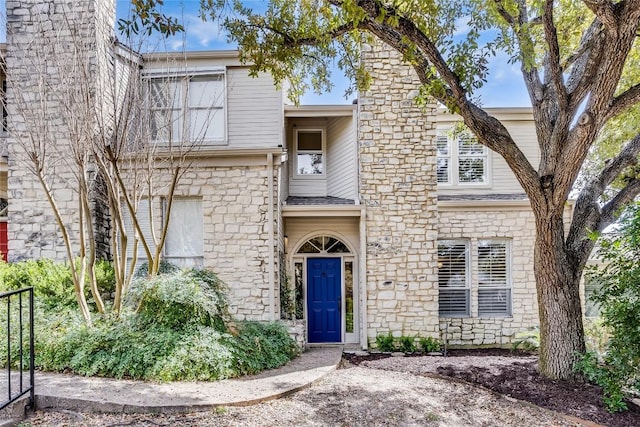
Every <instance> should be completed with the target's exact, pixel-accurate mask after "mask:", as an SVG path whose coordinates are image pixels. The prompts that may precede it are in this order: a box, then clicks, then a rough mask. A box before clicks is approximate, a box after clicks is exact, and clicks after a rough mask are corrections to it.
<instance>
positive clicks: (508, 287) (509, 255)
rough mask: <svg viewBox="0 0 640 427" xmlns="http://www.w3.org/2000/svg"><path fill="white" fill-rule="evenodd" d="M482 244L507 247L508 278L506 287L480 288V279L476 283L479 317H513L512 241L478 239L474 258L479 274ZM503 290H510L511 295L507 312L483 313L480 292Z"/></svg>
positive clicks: (506, 274) (506, 275)
mask: <svg viewBox="0 0 640 427" xmlns="http://www.w3.org/2000/svg"><path fill="white" fill-rule="evenodd" d="M480 242H487V243H497V244H504V245H505V268H506V271H505V277H506V285H505V286H483V287H480V283H479V282H480V281H479V278H478V280H477V283H476V286H475V287H476V289H477V291H478V292H477V293H476V298H477V303H476V305H477V309H478V317H480V318H497V317H512V316H513V280H512V267H513V262H512V250H511V243H512V241H511V239H506V238H488V239H478V241H477V242H476V245H475V246H476V254H475V257H474V264H475V266H476V270H477V274H479V273H480V262H479V261H480V253H479V252H480ZM481 289H482V290H502V289H506V290H508V294H509V301H507V311H506V312H485V313H482V312H481V310H480V299H479V298H480V297H479V291H480V290H481Z"/></svg>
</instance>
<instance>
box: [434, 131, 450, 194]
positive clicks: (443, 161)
mask: <svg viewBox="0 0 640 427" xmlns="http://www.w3.org/2000/svg"><path fill="white" fill-rule="evenodd" d="M436 151H437V159H436V165H437V175H438V183H440V184H449V183H450V182H451V178H450V177H449V165H450V164H451V151H450V150H449V139H448V138H447V137H446V136H445V135H438V136H437V137H436Z"/></svg>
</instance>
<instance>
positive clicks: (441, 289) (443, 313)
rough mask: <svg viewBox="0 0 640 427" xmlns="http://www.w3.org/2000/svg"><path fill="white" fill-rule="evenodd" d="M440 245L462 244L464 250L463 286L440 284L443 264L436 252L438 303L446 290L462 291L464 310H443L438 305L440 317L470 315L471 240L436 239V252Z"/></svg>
mask: <svg viewBox="0 0 640 427" xmlns="http://www.w3.org/2000/svg"><path fill="white" fill-rule="evenodd" d="M441 245H456V246H459V245H464V248H465V249H464V251H465V264H464V286H440V283H441V279H442V277H441V274H442V272H441V268H442V267H444V264H443V263H442V261H441V260H440V255H439V254H438V300H439V304H440V303H441V302H442V301H443V300H444V298H443V297H444V295H445V294H447V292H448V291H452V290H453V291H460V290H462V291H464V292H463V295H464V306H465V310H464V311H447V310H443V309H442V308H441V307H440V306H439V307H438V312H439V314H440V317H470V316H471V242H470V241H469V240H468V239H446V240H438V252H440V246H441ZM449 280H450V279H449Z"/></svg>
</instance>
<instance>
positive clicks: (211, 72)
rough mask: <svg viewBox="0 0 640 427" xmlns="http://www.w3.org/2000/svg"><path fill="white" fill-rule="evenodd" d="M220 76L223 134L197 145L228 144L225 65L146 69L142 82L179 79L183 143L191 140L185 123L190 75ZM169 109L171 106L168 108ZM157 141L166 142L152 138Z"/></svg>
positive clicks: (187, 111)
mask: <svg viewBox="0 0 640 427" xmlns="http://www.w3.org/2000/svg"><path fill="white" fill-rule="evenodd" d="M220 75H221V76H222V87H223V89H222V96H223V98H224V99H223V100H222V107H221V108H222V110H223V114H224V117H223V123H224V135H223V136H222V138H213V139H206V140H202V141H200V143H199V144H197V146H204V147H206V146H219V145H228V144H229V115H228V111H229V108H228V102H229V94H228V86H229V85H228V84H227V83H228V75H227V69H226V67H192V68H187V69H184V70H180V71H179V72H176V73H171V72H167V71H166V70H151V71H147V72H145V73H144V74H143V82H145V83H148V82H150V81H152V80H160V79H162V80H177V81H180V84H181V99H180V111H181V116H182V117H181V118H180V126H181V133H182V134H183V135H181V136H182V139H183V140H184V142H185V143H187V144H188V143H190V142H193V141H191V135H190V129H189V127H188V126H186V125H185V124H186V123H187V122H189V120H190V117H189V110H190V108H189V99H188V87H189V84H188V83H189V81H190V79H191V78H192V77H206V76H220ZM148 108H149V111H151V110H152V109H153V107H152V106H151V105H149V106H148ZM169 109H171V108H169ZM185 132H187V133H188V139H185V136H184V134H185ZM154 142H157V143H168V142H169V141H166V140H160V139H158V140H154Z"/></svg>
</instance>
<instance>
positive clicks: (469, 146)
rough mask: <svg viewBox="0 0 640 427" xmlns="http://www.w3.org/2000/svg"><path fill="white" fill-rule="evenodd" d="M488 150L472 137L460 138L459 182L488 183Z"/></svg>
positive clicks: (462, 136) (463, 136) (466, 135)
mask: <svg viewBox="0 0 640 427" xmlns="http://www.w3.org/2000/svg"><path fill="white" fill-rule="evenodd" d="M486 165H487V148H486V147H485V146H484V145H482V144H480V143H479V142H478V140H477V139H476V138H475V137H474V136H472V135H468V134H465V135H460V136H458V182H459V183H460V184H482V183H485V182H486V181H487V179H486V172H487V166H486Z"/></svg>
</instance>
